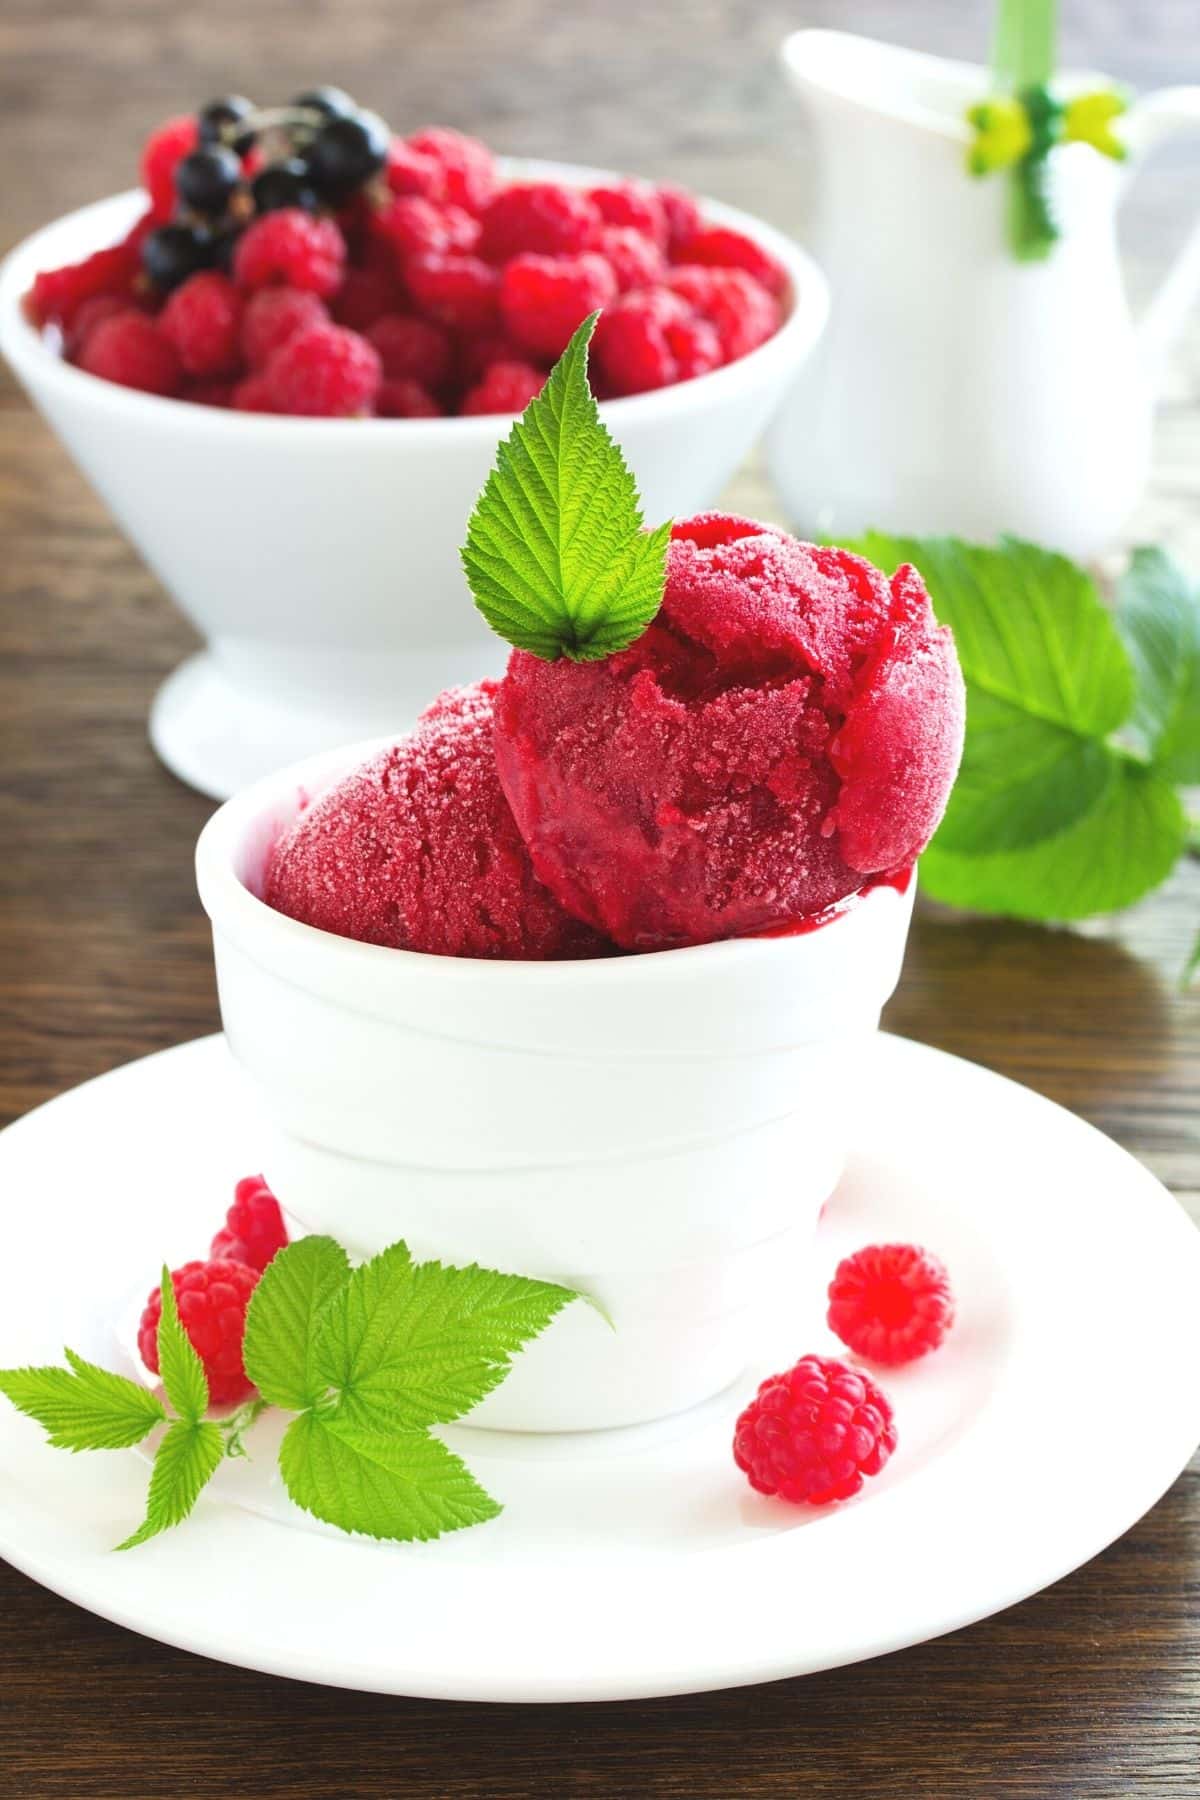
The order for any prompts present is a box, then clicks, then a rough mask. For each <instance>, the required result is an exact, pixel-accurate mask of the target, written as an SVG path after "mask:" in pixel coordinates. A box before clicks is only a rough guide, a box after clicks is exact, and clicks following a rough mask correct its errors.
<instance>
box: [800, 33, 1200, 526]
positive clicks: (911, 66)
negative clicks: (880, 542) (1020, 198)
mask: <svg viewBox="0 0 1200 1800" xmlns="http://www.w3.org/2000/svg"><path fill="white" fill-rule="evenodd" d="M783 60H784V67H785V70H786V72H787V74H788V76H789V77H790V78H791V80H792V82H793V84H794V86H795V87H796V89H797V91H798V93H799V95H800V97H801V100H802V102H803V105H804V110H805V113H806V115H807V118H808V121H809V123H810V125H811V127H812V130H813V132H814V137H815V145H814V148H815V153H816V210H815V214H814V216H813V218H812V221H811V241H812V245H813V250H814V253H815V254H816V256H817V257H818V259H819V260H820V262H821V264H822V267H823V268H824V269H825V271H826V273H827V274H828V276H829V280H830V284H831V287H832V290H833V293H834V296H835V304H834V310H833V317H832V319H831V323H830V328H829V331H828V332H827V334H826V336H825V340H824V342H823V344H822V345H821V347H820V350H819V352H818V354H817V355H816V357H814V358H813V359H812V360H811V362H810V364H809V366H808V367H807V368H806V370H805V371H804V373H803V375H802V376H801V378H800V379H799V381H798V383H797V384H796V386H795V388H794V389H793V392H792V394H791V396H790V398H789V400H788V402H787V404H786V405H785V406H784V407H783V408H782V409H781V410H780V412H779V413H778V414H777V416H776V419H775V422H774V424H773V427H772V430H771V433H770V437H769V441H768V450H769V458H770V465H771V471H772V474H773V475H774V477H775V480H776V482H777V483H778V485H779V488H780V490H781V491H782V493H783V495H784V497H785V498H786V500H787V502H788V505H789V507H790V508H791V509H792V511H793V513H794V516H795V519H796V522H797V525H798V528H799V529H801V530H802V531H806V532H808V533H809V534H817V533H821V532H825V533H828V534H830V535H832V536H845V535H847V534H851V533H857V532H859V531H862V530H863V529H865V528H867V527H870V526H876V527H879V528H880V529H883V530H894V531H900V532H918V533H920V532H957V533H959V534H961V535H963V536H965V537H968V538H975V539H984V540H986V539H991V538H994V537H995V536H997V535H998V534H999V533H1001V532H1003V531H1011V532H1016V533H1018V534H1019V535H1021V536H1024V537H1027V538H1032V539H1034V540H1036V541H1037V542H1039V543H1043V544H1048V545H1053V546H1057V547H1059V548H1061V549H1062V550H1064V551H1067V552H1068V553H1069V554H1071V555H1074V556H1079V557H1088V556H1091V555H1093V554H1094V553H1095V552H1097V551H1098V550H1100V549H1102V548H1103V547H1104V546H1105V545H1106V544H1108V543H1110V542H1111V541H1112V540H1113V539H1114V538H1115V537H1116V536H1117V535H1118V534H1119V532H1120V530H1121V527H1122V524H1123V523H1124V521H1125V519H1126V518H1127V517H1128V515H1129V513H1130V511H1131V510H1132V508H1133V506H1134V505H1135V504H1136V502H1137V500H1138V498H1139V496H1140V495H1141V492H1142V490H1143V487H1144V485H1145V480H1146V475H1147V470H1148V463H1149V452H1150V429H1151V413H1152V406H1153V401H1154V398H1155V392H1156V389H1157V386H1158V382H1159V377H1160V374H1161V369H1162V364H1163V361H1164V358H1165V356H1166V354H1167V351H1168V350H1169V347H1170V344H1171V342H1172V340H1173V338H1174V336H1175V333H1176V331H1177V330H1178V327H1179V325H1180V323H1181V322H1182V319H1183V317H1184V316H1185V314H1186V311H1187V309H1188V308H1189V307H1190V306H1191V304H1192V303H1193V301H1194V299H1195V296H1196V292H1197V289H1198V288H1200V230H1197V232H1196V235H1195V236H1194V237H1193V239H1192V240H1191V242H1190V245H1189V247H1188V248H1187V250H1186V251H1185V252H1184V254H1183V255H1182V257H1181V258H1180V260H1179V262H1178V263H1177V264H1176V266H1175V269H1174V271H1173V272H1172V274H1171V275H1170V277H1169V278H1168V280H1167V282H1166V283H1165V285H1164V286H1163V288H1162V289H1161V290H1160V292H1159V294H1158V296H1157V298H1156V300H1155V301H1154V302H1153V303H1152V304H1151V306H1150V308H1149V310H1148V311H1147V313H1146V314H1145V315H1144V316H1143V318H1142V319H1141V320H1140V322H1139V323H1138V325H1137V326H1136V327H1135V325H1134V323H1133V321H1132V319H1131V317H1130V313H1129V308H1128V304H1127V302H1126V298H1125V292H1124V287H1123V284H1122V280H1121V271H1120V266H1119V261H1118V256H1117V244H1116V232H1115V225H1116V213H1117V207H1118V203H1119V201H1120V199H1121V197H1122V195H1123V193H1124V191H1125V189H1126V188H1127V187H1128V185H1129V182H1130V179H1131V177H1132V175H1133V174H1135V173H1136V170H1137V167H1138V165H1139V163H1140V161H1141V160H1142V158H1143V156H1144V155H1145V154H1146V153H1147V152H1148V151H1149V150H1151V149H1152V148H1153V147H1154V146H1155V145H1156V144H1157V143H1158V142H1159V141H1160V140H1161V139H1162V138H1163V137H1164V136H1165V135H1167V134H1168V133H1169V132H1172V131H1175V130H1182V129H1187V130H1192V131H1195V130H1198V129H1200V87H1198V88H1176V89H1171V90H1168V91H1166V92H1163V93H1159V94H1151V95H1149V96H1147V97H1145V98H1143V99H1141V100H1139V101H1137V102H1136V104H1135V105H1134V106H1133V107H1132V109H1131V111H1130V112H1129V113H1128V114H1127V116H1126V117H1125V118H1123V119H1122V120H1120V121H1119V122H1118V130H1119V131H1120V133H1121V134H1122V136H1123V137H1124V138H1125V140H1126V142H1127V143H1128V145H1129V147H1130V150H1131V153H1132V154H1131V156H1130V158H1129V161H1128V162H1127V163H1125V164H1117V163H1114V162H1112V161H1110V160H1109V159H1108V158H1106V157H1103V156H1100V155H1098V154H1097V153H1096V152H1095V151H1093V150H1091V149H1089V148H1087V147H1086V146H1081V145H1071V146H1067V147H1065V148H1060V149H1058V150H1055V151H1054V152H1053V153H1052V157H1051V166H1052V172H1053V181H1054V194H1055V206H1056V210H1057V212H1058V214H1059V217H1060V220H1061V224H1062V232H1063V235H1062V238H1061V241H1060V242H1059V243H1058V244H1057V245H1056V247H1055V249H1054V251H1053V253H1052V254H1051V256H1050V257H1049V258H1048V259H1047V260H1046V261H1044V262H1037V263H1022V262H1018V261H1017V260H1016V259H1015V258H1014V256H1013V254H1012V252H1011V250H1010V248H1009V243H1008V238H1007V234H1006V225H1005V218H1006V208H1007V204H1008V180H1007V177H1003V176H992V177H990V178H988V179H985V180H974V179H972V178H971V177H970V176H969V175H968V174H967V171H966V167H965V161H964V158H965V153H966V148H967V144H968V142H969V137H970V131H969V127H968V126H967V123H966V119H965V116H964V115H965V112H966V109H967V107H968V106H969V105H970V104H971V103H972V102H973V101H975V100H979V99H982V98H983V97H984V96H985V95H986V94H987V93H988V91H989V77H988V75H987V72H986V71H985V70H984V69H982V68H977V67H974V66H972V65H970V64H967V63H957V62H946V61H944V60H942V59H941V58H939V57H933V56H926V55H923V54H921V53H919V52H916V51H912V50H903V49H899V48H897V47H896V46H894V45H890V44H882V43H875V42H872V41H870V40H869V39H866V38H859V37H852V36H848V35H846V34H845V33H842V32H836V31H818V30H808V31H798V32H796V33H794V34H793V35H792V36H791V37H789V38H788V40H787V42H786V43H785V45H784V49H783ZM1105 85H1108V84H1107V82H1106V81H1105V78H1104V77H1103V76H1099V75H1079V76H1069V77H1064V78H1063V81H1062V83H1061V86H1062V88H1063V89H1064V91H1066V92H1071V91H1082V90H1087V89H1093V88H1095V87H1097V86H1105Z"/></svg>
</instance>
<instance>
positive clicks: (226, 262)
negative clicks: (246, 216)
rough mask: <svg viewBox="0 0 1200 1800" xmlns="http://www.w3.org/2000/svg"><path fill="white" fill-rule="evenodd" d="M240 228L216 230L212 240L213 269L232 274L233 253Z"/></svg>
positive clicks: (239, 234)
mask: <svg viewBox="0 0 1200 1800" xmlns="http://www.w3.org/2000/svg"><path fill="white" fill-rule="evenodd" d="M241 235H242V234H241V231H240V229H235V230H226V231H221V232H218V233H217V235H216V236H215V237H214V238H213V240H212V261H213V267H214V269H219V270H220V271H221V273H222V275H232V274H233V253H234V251H235V250H236V249H237V246H238V239H239V238H240V237H241Z"/></svg>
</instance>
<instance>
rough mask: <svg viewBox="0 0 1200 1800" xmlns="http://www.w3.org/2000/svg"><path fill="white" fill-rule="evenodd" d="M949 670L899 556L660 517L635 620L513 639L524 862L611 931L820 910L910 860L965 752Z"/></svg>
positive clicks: (655, 944) (516, 784) (500, 721)
mask: <svg viewBox="0 0 1200 1800" xmlns="http://www.w3.org/2000/svg"><path fill="white" fill-rule="evenodd" d="M963 718H964V696H963V683H962V676H961V673H960V671H959V667H958V661H957V658H956V656H955V653H954V646H953V641H952V639H951V636H950V633H949V632H948V631H947V630H945V629H943V628H939V627H938V626H937V625H936V623H935V621H934V618H933V614H932V610H931V608H930V604H929V597H928V595H927V593H926V591H925V588H924V585H923V583H922V582H921V579H920V577H919V576H918V575H917V573H916V572H915V570H913V569H912V568H909V567H904V568H902V569H900V570H899V571H898V572H897V573H896V575H895V576H894V577H893V578H892V580H891V581H890V582H889V581H888V580H887V579H886V578H885V577H884V576H883V575H882V574H880V572H879V571H878V570H877V569H875V568H873V567H872V566H871V564H869V563H867V562H865V561H864V560H863V559H862V558H861V557H857V556H852V555H850V554H849V553H848V552H846V551H843V550H836V549H823V548H819V547H817V546H814V545H811V544H802V543H799V542H798V541H797V540H796V539H794V538H791V537H789V536H787V535H786V534H785V533H783V532H782V531H779V530H776V529H774V528H772V527H768V526H764V525H761V524H756V523H754V522H752V521H750V520H746V519H738V518H730V517H726V516H722V515H717V514H701V515H700V516H698V517H696V518H693V519H690V520H685V521H683V522H681V523H679V524H678V525H676V527H675V529H674V533H673V542H672V544H671V549H670V559H669V571H668V578H667V586H666V594H665V597H664V600H663V605H662V609H661V611H660V613H659V615H658V617H657V619H656V620H655V621H654V623H653V624H652V625H651V626H650V628H649V630H648V631H646V633H645V634H644V635H643V636H642V637H641V638H639V639H638V641H637V642H636V643H635V644H634V645H633V646H632V647H631V648H630V649H628V650H626V651H624V652H623V653H621V654H620V655H618V656H614V657H610V658H608V659H607V660H605V661H603V662H597V663H585V664H579V663H573V662H569V661H566V660H562V661H558V662H553V663H549V662H543V661H540V660H539V659H537V658H536V657H534V656H531V655H529V654H527V653H526V652H523V651H514V653H513V655H512V657H511V659H510V661H509V666H508V673H507V675H506V677H505V679H504V681H503V683H502V684H501V687H500V690H499V693H498V695H497V698H496V738H495V742H496V761H497V766H498V768H499V773H500V781H501V783H502V785H503V788H504V792H505V794H506V795H507V797H508V800H509V804H510V806H511V808H512V812H513V815H514V817H515V819H516V822H517V825H518V827H519V828H520V833H521V836H522V838H523V839H524V842H525V844H526V846H527V847H528V851H529V854H530V857H531V858H532V863H533V868H534V871H535V872H536V874H537V876H538V877H539V878H540V880H541V881H542V882H543V883H544V884H545V886H546V887H547V888H548V889H549V890H550V892H551V893H552V894H553V895H554V896H555V898H556V899H557V900H558V901H559V902H560V904H561V905H562V906H563V907H564V908H565V909H566V910H567V911H569V912H570V913H572V914H574V915H575V916H576V917H578V918H579V919H581V920H586V921H587V922H588V923H589V924H590V925H592V926H594V927H595V928H596V929H597V930H598V931H600V932H603V933H605V934H606V935H607V936H608V937H610V938H612V939H613V940H614V942H615V943H617V944H619V945H620V946H622V947H623V948H625V949H628V950H650V949H659V948H668V947H670V946H673V945H685V944H698V943H705V942H708V941H710V940H712V939H717V938H725V937H734V936H740V935H744V934H747V933H751V932H756V931H762V930H765V929H769V928H772V927H778V926H781V925H785V924H786V923H788V922H789V921H791V920H796V919H800V918H803V917H806V916H809V915H812V914H814V913H817V912H820V911H821V910H823V909H824V908H826V907H828V906H830V905H831V904H832V903H834V902H835V901H837V900H840V899H842V898H843V897H844V896H846V895H848V894H851V893H853V892H854V891H855V890H856V889H857V888H859V887H861V886H863V884H864V882H866V881H867V880H868V879H869V878H871V877H872V876H885V875H888V874H891V873H895V872H897V871H899V870H901V869H903V868H905V867H907V865H909V864H910V863H911V862H912V861H913V860H914V859H915V858H916V857H917V856H918V855H919V853H920V852H921V850H922V849H924V847H925V845H926V843H927V842H928V841H929V838H930V836H931V835H932V833H933V831H934V829H935V827H936V826H937V823H938V821H939V819H940V818H941V815H942V812H943V809H944V807H945V804H946V800H947V797H948V795H949V792H950V788H951V785H952V783H953V780H954V776H955V772H956V770H957V767H958V761H959V756H960V754H961V750H962V737H963Z"/></svg>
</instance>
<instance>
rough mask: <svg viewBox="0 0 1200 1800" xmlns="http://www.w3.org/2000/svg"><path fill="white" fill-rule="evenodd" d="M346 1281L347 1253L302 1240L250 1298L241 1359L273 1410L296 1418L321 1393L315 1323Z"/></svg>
mask: <svg viewBox="0 0 1200 1800" xmlns="http://www.w3.org/2000/svg"><path fill="white" fill-rule="evenodd" d="M407 1254H408V1253H407V1251H405V1257H406V1258H407ZM349 1279H350V1262H349V1259H348V1257H347V1256H346V1252H345V1251H344V1250H343V1249H342V1247H341V1245H340V1244H337V1243H335V1242H334V1240H333V1239H332V1238H330V1237H306V1238H300V1239H298V1240H297V1242H296V1243H294V1244H289V1245H287V1247H286V1248H285V1249H283V1250H280V1251H278V1252H277V1253H276V1255H275V1256H274V1257H273V1258H272V1259H271V1261H270V1262H269V1263H268V1264H267V1267H266V1270H265V1272H264V1274H263V1277H262V1279H261V1281H260V1282H259V1284H258V1286H257V1287H256V1288H255V1290H254V1292H253V1294H252V1295H251V1297H250V1305H249V1308H248V1309H247V1313H246V1337H245V1343H244V1350H243V1354H244V1359H245V1364H246V1373H247V1375H248V1376H249V1377H250V1380H251V1381H252V1382H253V1383H254V1385H255V1387H256V1388H257V1389H258V1391H259V1393H260V1394H261V1395H262V1397H263V1399H264V1400H266V1401H268V1402H269V1403H270V1404H271V1405H272V1406H284V1407H287V1408H288V1409H289V1410H290V1411H292V1412H300V1411H302V1410H303V1408H304V1407H306V1406H311V1405H313V1403H314V1402H315V1401H316V1400H318V1399H319V1398H320V1396H321V1394H322V1393H323V1392H324V1388H325V1386H326V1385H327V1384H326V1383H323V1382H322V1381H321V1380H320V1378H319V1377H318V1376H317V1374H316V1372H315V1370H314V1366H313V1348H314V1343H315V1338H316V1325H317V1318H318V1315H319V1314H320V1312H321V1310H322V1308H323V1307H324V1306H326V1305H327V1304H328V1302H329V1301H330V1300H331V1299H332V1298H333V1296H334V1294H335V1293H336V1292H337V1291H338V1289H339V1288H340V1287H343V1286H344V1285H345V1283H346V1282H347V1281H348V1280H349Z"/></svg>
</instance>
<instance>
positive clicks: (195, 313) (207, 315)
mask: <svg viewBox="0 0 1200 1800" xmlns="http://www.w3.org/2000/svg"><path fill="white" fill-rule="evenodd" d="M241 326H242V296H241V295H240V294H239V293H238V291H237V289H236V288H235V287H234V285H233V283H232V281H230V279H229V277H228V275H218V274H217V273H216V272H215V270H205V271H204V272H203V273H202V274H200V275H192V276H190V277H189V279H188V280H187V281H185V282H184V283H183V285H182V286H181V287H177V288H176V289H175V291H174V293H173V294H171V295H169V296H168V299H167V303H166V305H165V306H164V307H163V309H162V312H161V313H160V315H159V320H158V328H159V330H160V331H161V332H162V334H163V336H164V337H165V338H166V340H167V342H168V343H170V344H173V345H174V346H175V349H176V351H177V352H178V355H179V360H180V362H181V363H182V365H183V368H184V371H185V373H186V374H188V375H232V374H235V373H236V371H237V368H238V364H239V362H240V361H241V350H240V343H239V339H240V335H241Z"/></svg>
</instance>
